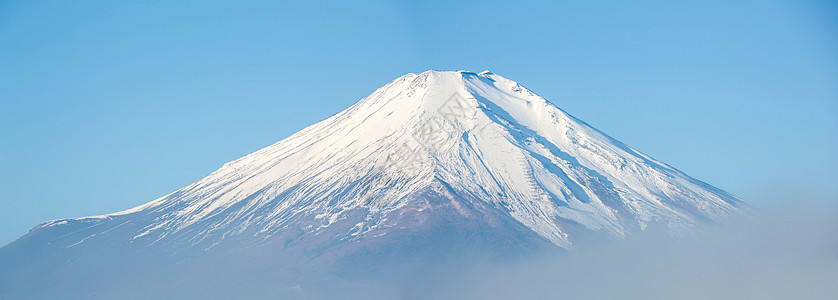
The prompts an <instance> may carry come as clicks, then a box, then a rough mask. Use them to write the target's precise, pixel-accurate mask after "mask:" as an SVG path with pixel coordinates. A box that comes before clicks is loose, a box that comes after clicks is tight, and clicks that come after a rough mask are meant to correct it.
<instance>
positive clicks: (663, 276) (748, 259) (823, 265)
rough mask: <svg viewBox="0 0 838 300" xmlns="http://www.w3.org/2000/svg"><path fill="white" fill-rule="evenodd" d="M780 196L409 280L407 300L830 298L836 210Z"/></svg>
mask: <svg viewBox="0 0 838 300" xmlns="http://www.w3.org/2000/svg"><path fill="white" fill-rule="evenodd" d="M800 202H801V203H791V201H789V202H786V204H781V205H776V206H774V207H771V208H763V209H762V210H760V211H757V212H755V213H754V215H753V216H751V217H749V218H747V219H745V220H741V221H740V222H737V223H735V224H725V225H717V226H714V227H712V228H708V229H706V230H703V231H701V232H699V233H697V234H696V235H694V236H691V237H685V238H679V239H672V238H670V237H666V236H663V235H659V236H658V235H653V236H645V237H642V238H633V239H628V240H625V241H613V242H607V243H601V244H598V245H595V246H589V247H586V248H583V249H576V250H574V251H571V252H570V253H569V254H566V255H560V256H549V257H538V258H531V259H528V260H526V261H524V262H516V263H508V264H503V265H498V264H494V263H485V264H482V265H477V266H474V267H472V268H468V270H462V269H459V270H451V269H449V270H446V267H445V266H441V267H440V268H439V269H438V270H437V271H436V272H434V273H431V274H426V276H422V277H420V278H414V281H413V282H410V283H406V285H407V286H409V288H408V289H403V290H402V293H401V295H399V296H398V297H399V298H412V299H426V298H434V299H834V297H835V295H838V210H836V205H835V204H833V203H834V202H830V201H819V202H817V203H816V202H814V201H803V200H800Z"/></svg>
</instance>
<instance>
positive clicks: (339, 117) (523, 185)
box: [0, 71, 749, 299]
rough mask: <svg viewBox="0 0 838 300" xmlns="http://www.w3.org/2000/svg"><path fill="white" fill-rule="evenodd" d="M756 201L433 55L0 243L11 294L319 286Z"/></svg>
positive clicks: (614, 233) (719, 212) (708, 215)
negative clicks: (306, 122) (271, 136)
mask: <svg viewBox="0 0 838 300" xmlns="http://www.w3.org/2000/svg"><path fill="white" fill-rule="evenodd" d="M748 208H749V204H748V203H746V202H744V201H743V200H740V199H738V198H737V197H735V196H733V195H731V194H729V193H727V192H725V191H722V190H720V189H717V188H715V187H713V186H710V185H708V184H706V183H704V182H702V181H699V180H697V179H694V178H691V177H689V176H687V175H686V174H684V173H682V172H680V171H678V170H676V169H675V168H673V167H670V166H668V165H666V164H664V163H662V162H659V161H656V160H655V159H653V158H651V157H649V156H646V155H644V154H642V153H640V152H638V151H637V150H634V149H633V148H631V147H629V146H627V145H625V144H623V143H621V142H619V141H617V140H615V139H613V138H611V137H609V136H607V135H606V134H604V133H602V132H600V131H598V130H597V129H595V128H593V127H591V126H589V125H587V124H586V123H584V122H582V121H581V120H579V119H576V118H574V117H573V116H571V115H569V114H567V113H566V112H564V111H563V110H561V109H559V108H557V107H556V106H554V105H553V104H551V103H550V102H547V101H546V100H545V99H543V98H541V97H539V96H537V95H536V94H534V93H532V92H531V91H529V90H528V89H526V88H524V87H523V86H521V85H520V84H518V83H516V82H514V81H511V80H508V79H506V78H503V77H501V76H499V75H496V74H493V73H491V72H488V71H485V72H482V73H472V72H466V71H426V72H423V73H420V74H413V73H411V74H407V75H404V76H402V77H399V78H397V79H396V80H394V81H392V82H390V83H388V84H386V85H385V86H383V87H381V88H379V89H378V90H376V91H375V92H373V93H372V94H371V95H369V96H368V97H366V98H364V99H362V100H361V101H359V102H358V103H356V104H354V105H353V106H351V107H349V108H348V109H346V110H344V111H342V112H340V113H337V114H336V115H334V116H332V117H329V118H327V119H325V120H323V121H320V122H317V123H315V124H313V125H311V126H309V127H307V128H305V129H303V130H301V131H299V132H297V133H295V134H293V135H291V136H289V137H288V138H286V139H284V140H282V141H280V142H278V143H276V144H273V145H271V146H268V147H266V148H263V149H261V150H258V151H256V152H253V153H251V154H249V155H247V156H244V157H242V158H240V159H237V160H234V161H231V162H229V163H226V164H224V165H223V166H222V167H221V168H220V169H218V170H217V171H215V172H213V173H211V174H209V175H208V176H206V177H204V178H203V179H201V180H199V181H197V182H195V183H193V184H190V185H188V186H186V187H184V188H181V189H179V190H177V191H175V192H173V193H171V194H168V195H165V196H163V197H161V198H159V199H156V200H154V201H151V202H148V203H146V204H144V205H141V206H139V207H136V208H132V209H129V210H125V211H122V212H117V213H112V214H107V215H101V216H92V217H84V218H73V219H62V220H54V221H49V222H45V223H42V224H40V225H38V226H36V227H34V228H33V229H32V230H31V231H30V232H29V233H28V234H26V235H24V236H23V237H21V238H19V239H18V240H16V241H14V242H12V243H10V244H9V245H6V246H5V247H3V248H0V298H2V299H6V298H9V299H17V298H54V297H58V298H103V299H105V298H123V299H124V298H159V297H161V295H162V296H163V297H166V298H181V297H210V298H231V297H242V296H247V297H276V296H279V297H282V296H288V297H297V296H299V297H303V298H304V297H316V296H322V295H323V294H322V293H320V292H319V290H320V289H321V288H323V287H324V286H330V287H335V289H337V290H339V289H340V288H341V287H345V286H347V285H353V284H355V282H359V281H364V280H371V279H369V278H375V276H379V277H384V276H397V277H398V276H405V277H409V276H410V275H406V274H408V271H406V270H416V269H421V268H422V266H423V265H427V264H428V262H429V261H435V262H446V263H447V262H454V263H455V264H456V262H461V261H462V258H463V257H470V258H476V257H480V258H481V259H494V258H498V257H528V256H531V255H537V254H539V253H552V252H565V251H574V249H577V248H578V245H580V244H584V243H585V242H586V241H590V240H593V239H600V238H604V239H615V240H619V239H625V238H628V237H631V236H637V235H642V234H643V233H644V232H648V231H650V230H657V231H665V232H668V233H669V234H671V235H676V236H678V235H685V234H688V233H689V232H691V231H692V230H693V229H694V228H696V227H700V226H702V225H703V224H708V223H717V222H723V221H724V220H726V219H728V218H731V217H735V216H737V215H739V214H741V213H743V212H744V211H745V210H747V209H748ZM409 266H410V267H409ZM385 274H387V275H385ZM394 274H395V275H394ZM347 278H349V279H347Z"/></svg>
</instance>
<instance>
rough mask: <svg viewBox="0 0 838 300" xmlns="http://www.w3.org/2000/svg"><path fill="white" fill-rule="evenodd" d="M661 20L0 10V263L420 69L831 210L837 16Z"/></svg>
mask: <svg viewBox="0 0 838 300" xmlns="http://www.w3.org/2000/svg"><path fill="white" fill-rule="evenodd" d="M128 2H133V3H128ZM170 2H178V3H170ZM244 2H246V3H244ZM579 2H581V1H579ZM669 2H670V1H660V2H654V1H653V2H646V1H619V2H616V3H607V2H599V3H596V4H571V3H560V2H557V1H549V2H543V3H534V2H533V3H526V4H524V3H518V2H513V1H506V2H491V1H489V2H487V1H474V2H466V1H462V2H457V3H450V1H403V2H397V1H387V2H353V3H351V4H337V3H327V2H319V3H316V4H312V3H311V2H305V4H303V1H299V2H298V1H293V2H285V1H266V2H259V1H2V2H0V126H2V127H0V128H2V129H0V130H2V131H0V170H2V172H0V176H1V177H0V245H3V244H6V243H8V242H11V241H12V240H14V239H16V238H17V237H19V236H21V235H23V234H25V233H26V232H27V230H29V229H30V228H32V227H33V226H35V225H36V224H38V223H40V222H43V221H47V220H50V219H57V218H69V217H82V216H87V215H97V214H104V213H110V212H116V211H120V210H124V209H128V208H131V207H134V206H136V205H140V204H142V203H145V202H148V201H151V200H153V199H155V198H158V197H160V196H163V195H165V194H167V193H169V192H172V191H174V190H176V189H178V188H180V187H183V186H185V185H187V184H189V183H192V182H194V181H196V180H198V179H199V178H201V177H202V176H204V175H207V174H209V173H210V172H212V171H213V170H215V169H216V168H218V167H220V166H221V165H222V164H223V163H225V162H227V161H230V160H233V159H236V158H238V157H240V156H243V155H245V154H247V153H250V152H252V151H255V150H257V149H259V148H262V147H265V146H267V145H270V144H272V143H274V142H277V141H279V140H281V139H283V138H285V137H287V136H288V135H290V134H292V133H294V132H296V131H298V130H300V129H302V128H303V127H305V126H307V125H310V124H312V123H314V122H316V121H319V120H321V119H324V118H326V117H328V116H330V115H332V114H334V113H337V112H339V111H341V110H343V109H344V108H346V107H348V106H350V105H351V104H353V103H355V102H356V101H358V100H360V99H361V98H363V97H364V96H366V95H367V94H369V93H370V92H372V91H373V90H374V89H376V88H378V87H379V86H381V85H383V84H385V83H387V82H389V81H390V80H392V79H395V78H396V77H398V76H401V75H403V74H405V73H409V72H422V71H425V70H427V69H438V70H457V69H464V70H471V71H477V72H479V71H483V70H486V69H489V70H492V71H493V72H495V73H497V74H499V75H501V76H504V77H507V78H510V79H512V80H516V81H519V82H521V83H522V84H523V85H525V86H527V87H528V88H530V89H531V90H533V91H534V92H536V93H538V94H539V95H541V96H542V97H544V98H546V99H548V100H549V101H551V102H553V103H554V104H556V105H558V106H559V107H561V108H563V109H565V110H566V111H567V112H569V113H571V114H573V115H574V116H576V117H578V118H580V119H582V120H585V121H586V122H587V123H589V124H591V125H593V126H594V127H596V128H598V129H600V130H602V131H604V132H606V133H608V134H610V135H611V136H613V137H614V138H616V139H618V140H621V141H623V142H625V143H626V144H628V145H630V146H632V147H634V148H636V149H638V150H640V151H642V152H644V153H646V154H648V155H651V156H652V157H655V158H657V159H659V160H661V161H664V162H666V163H668V164H670V165H672V166H674V167H676V168H679V169H680V170H682V171H684V172H686V173H687V174H690V175H691V176H693V177H696V178H698V179H701V180H704V181H706V182H708V183H710V184H713V185H715V186H717V187H720V188H722V189H725V190H727V191H729V192H731V193H733V194H736V195H738V196H740V197H742V198H744V199H746V200H749V201H751V202H753V203H755V204H757V205H772V203H773V202H776V201H804V200H807V199H833V200H834V199H838V187H837V186H836V185H838V6H836V5H835V4H831V3H834V2H830V1H805V0H804V1H780V2H777V1H750V2H749V1H746V2H738V3H737V4H733V3H729V2H732V1H696V2H695V3H692V4H684V3H681V4H672V3H669Z"/></svg>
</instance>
